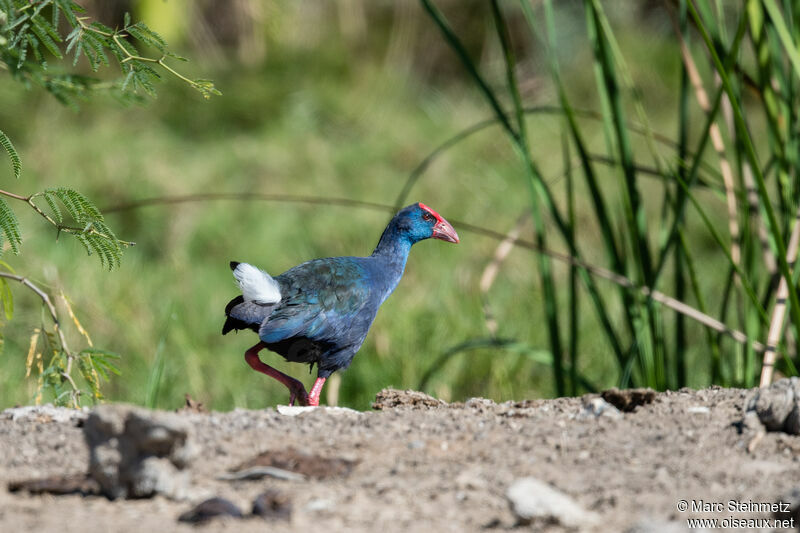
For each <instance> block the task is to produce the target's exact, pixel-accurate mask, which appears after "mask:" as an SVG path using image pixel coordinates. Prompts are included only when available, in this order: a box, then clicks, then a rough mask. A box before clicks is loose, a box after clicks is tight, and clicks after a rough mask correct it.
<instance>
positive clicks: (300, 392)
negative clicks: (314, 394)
mask: <svg viewBox="0 0 800 533" xmlns="http://www.w3.org/2000/svg"><path fill="white" fill-rule="evenodd" d="M294 402H297V404H298V405H308V393H307V392H306V388H305V387H304V386H303V384H302V383H301V382H299V381H298V382H296V383H293V384H292V385H291V386H290V387H289V405H294Z"/></svg>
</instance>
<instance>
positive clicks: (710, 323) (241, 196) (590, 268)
mask: <svg viewBox="0 0 800 533" xmlns="http://www.w3.org/2000/svg"><path fill="white" fill-rule="evenodd" d="M213 200H231V201H239V202H253V201H268V202H282V203H299V204H311V205H338V206H344V207H360V208H365V209H370V210H373V211H382V212H388V213H393V212H394V211H396V209H395V207H394V206H392V205H387V204H380V203H377V202H367V201H363V200H352V199H350V198H327V197H323V196H305V195H295V194H251V193H205V194H189V195H185V196H161V197H155V198H146V199H143V200H137V201H135V202H129V203H127V204H119V205H116V206H109V207H106V208H105V209H103V212H105V213H119V212H122V211H130V210H133V209H139V208H142V207H148V206H155V205H175V204H182V203H192V202H205V201H213ZM450 222H451V223H452V224H453V226H455V227H456V228H458V229H459V230H463V231H465V232H467V233H476V234H479V235H483V236H485V237H490V238H492V239H495V240H498V241H503V240H505V239H506V238H507V235H505V234H503V233H501V232H499V231H494V230H492V229H488V228H483V227H481V226H476V225H474V224H470V223H468V222H462V221H459V220H454V219H450ZM513 244H514V245H515V246H519V247H521V248H526V249H528V250H533V251H536V252H539V253H542V254H546V255H548V256H549V257H551V258H553V259H555V260H557V261H560V262H563V263H567V264H570V265H575V266H577V267H579V268H581V269H583V270H585V271H586V272H588V273H590V274H594V275H595V276H597V277H599V278H603V279H605V280H607V281H610V282H612V283H616V284H617V285H620V286H622V287H625V288H627V289H631V290H637V291H640V292H641V293H642V294H643V295H645V296H649V297H651V298H652V299H653V300H655V301H657V302H659V303H661V304H662V305H664V306H665V307H668V308H670V309H672V310H673V311H675V312H677V313H681V314H683V315H686V316H688V317H689V318H692V319H693V320H696V321H697V322H700V323H701V324H703V325H704V326H706V327H708V328H711V329H713V330H714V331H717V332H719V333H723V334H725V335H728V336H730V337H731V338H732V339H733V340H735V341H736V342H738V343H741V344H749V345H750V346H751V347H752V348H753V350H755V351H756V352H759V353H761V352H764V351H765V350H766V347H765V346H764V344H762V343H760V342H758V341H754V340H750V339H749V338H748V337H747V335H746V334H744V333H742V332H741V331H739V330H735V329H731V328H729V327H728V326H726V325H725V324H723V323H722V322H720V321H719V320H717V319H716V318H713V317H711V316H709V315H707V314H705V313H703V312H701V311H699V310H697V309H695V308H693V307H691V306H690V305H688V304H685V303H683V302H681V301H679V300H676V299H675V298H672V297H671V296H668V295H666V294H664V293H662V292H660V291H656V290H651V289H650V287H645V286H640V285H637V284H636V283H634V282H633V281H631V280H630V279H629V278H627V277H625V276H623V275H621V274H617V273H616V272H612V271H610V270H607V269H605V268H602V267H597V266H594V265H590V264H588V263H586V262H585V261H581V260H578V259H575V258H573V257H572V256H570V255H568V254H564V253H561V252H556V251H553V250H548V249H543V248H540V247H539V246H537V245H536V243H533V242H531V241H526V240H523V239H514V241H513Z"/></svg>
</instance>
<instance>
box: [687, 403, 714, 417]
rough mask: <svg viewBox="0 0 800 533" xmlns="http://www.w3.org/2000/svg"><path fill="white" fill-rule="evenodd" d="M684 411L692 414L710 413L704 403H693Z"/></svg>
mask: <svg viewBox="0 0 800 533" xmlns="http://www.w3.org/2000/svg"><path fill="white" fill-rule="evenodd" d="M686 412H687V413H689V414H693V415H707V414H710V413H711V409H709V408H708V407H706V406H705V405H693V406H691V407H689V408H687V409H686Z"/></svg>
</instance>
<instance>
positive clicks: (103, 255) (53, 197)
mask: <svg viewBox="0 0 800 533" xmlns="http://www.w3.org/2000/svg"><path fill="white" fill-rule="evenodd" d="M40 197H41V198H44V199H45V201H46V202H47V205H48V207H49V208H50V210H51V215H50V216H51V217H52V219H53V220H55V221H56V223H57V226H56V227H57V228H58V229H59V231H63V232H68V233H72V234H73V235H75V238H76V239H78V241H79V242H80V243H81V244H82V245H83V246H84V248H86V252H87V253H88V254H89V255H92V253H95V254H97V257H98V258H99V259H100V264H101V265H103V266H105V267H108V268H109V269H111V268H114V267H119V265H120V260H121V258H122V251H123V248H124V246H127V245H128V244H129V243H126V242H124V241H121V240H119V239H118V238H117V236H116V235H115V234H114V232H113V231H112V230H111V228H110V227H108V225H107V224H106V222H105V219H104V218H103V215H102V213H100V210H99V209H97V206H95V205H94V203H92V202H91V201H90V200H89V199H88V198H86V196H84V195H82V194H81V193H79V192H78V191H76V190H73V189H70V188H67V187H56V188H51V189H45V190H44V191H42V192H40V193H37V194H35V195H33V197H31V201H33V200H35V199H36V198H40ZM59 203H60V204H61V205H63V206H64V208H65V209H66V211H67V214H68V215H69V216H70V217H71V219H72V221H73V222H74V224H76V226H71V225H64V224H63V221H64V218H63V215H62V213H61V209H60V208H59V206H58V204H59Z"/></svg>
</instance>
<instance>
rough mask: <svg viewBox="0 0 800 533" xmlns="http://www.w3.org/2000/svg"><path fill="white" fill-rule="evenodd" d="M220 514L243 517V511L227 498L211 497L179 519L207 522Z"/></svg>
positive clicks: (194, 522) (182, 520) (195, 522)
mask: <svg viewBox="0 0 800 533" xmlns="http://www.w3.org/2000/svg"><path fill="white" fill-rule="evenodd" d="M218 516H232V517H234V518H241V517H242V511H240V510H239V508H238V507H236V505H234V504H233V503H231V502H230V501H228V500H226V499H225V498H211V499H208V500H206V501H204V502H202V503H200V504H198V505H196V506H195V507H193V508H192V509H190V510H189V511H186V512H185V513H183V514H182V515H180V516H179V517H178V521H179V522H190V523H193V524H197V523H201V522H207V521H209V520H211V519H212V518H216V517H218Z"/></svg>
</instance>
